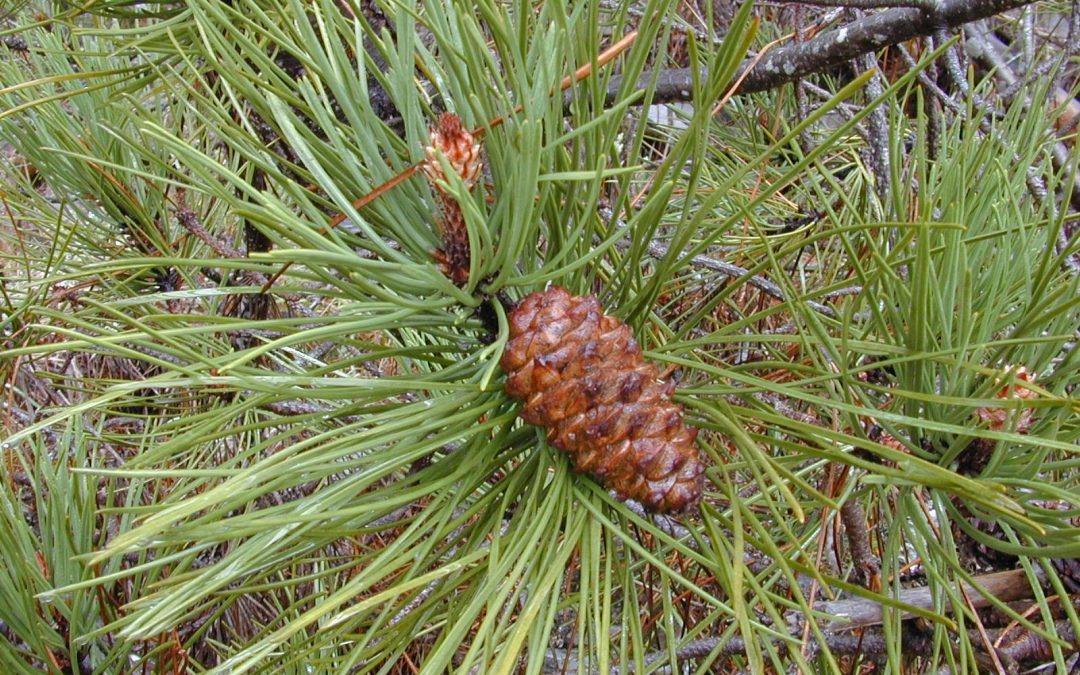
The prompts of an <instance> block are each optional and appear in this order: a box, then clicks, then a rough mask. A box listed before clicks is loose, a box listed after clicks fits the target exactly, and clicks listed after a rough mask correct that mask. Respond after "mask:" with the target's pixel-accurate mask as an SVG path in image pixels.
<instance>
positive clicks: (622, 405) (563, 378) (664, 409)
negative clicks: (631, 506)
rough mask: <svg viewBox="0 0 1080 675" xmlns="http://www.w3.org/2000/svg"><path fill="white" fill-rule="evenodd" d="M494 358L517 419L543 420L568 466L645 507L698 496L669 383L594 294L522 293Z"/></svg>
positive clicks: (695, 463)
mask: <svg viewBox="0 0 1080 675" xmlns="http://www.w3.org/2000/svg"><path fill="white" fill-rule="evenodd" d="M501 364H502V368H503V370H504V371H505V372H506V373H507V379H506V393H507V394H509V395H510V396H513V397H514V398H519V399H523V400H524V401H525V408H524V410H523V411H522V414H521V416H522V419H524V420H525V421H526V422H529V423H530V424H538V425H540V426H543V427H546V428H547V438H548V442H549V443H550V444H551V445H553V446H555V447H556V448H559V449H560V450H564V451H566V452H567V453H568V454H569V455H570V456H571V457H572V458H573V460H574V467H575V469H576V470H578V471H581V472H585V473H588V474H589V475H591V476H593V477H594V478H596V479H597V480H598V481H600V483H601V484H602V485H604V486H605V487H607V488H610V489H613V490H614V491H615V492H616V493H617V494H618V495H619V497H620V498H622V499H634V500H637V501H639V502H641V504H642V505H643V506H645V508H647V509H649V510H651V511H656V512H670V511H684V510H686V509H688V508H690V507H691V506H693V505H695V504H697V502H698V499H700V497H701V489H702V484H703V480H704V479H703V473H704V471H705V467H704V465H703V464H702V461H701V455H700V453H699V452H698V449H697V446H696V445H695V443H694V439H695V437H696V436H697V429H692V428H690V427H687V426H686V424H685V423H683V418H682V406H680V405H677V404H675V403H672V402H671V394H672V392H673V390H674V388H675V387H674V384H672V383H671V382H664V381H661V380H660V376H659V371H658V369H657V367H656V364H653V363H650V362H648V361H646V360H645V359H644V357H642V355H641V347H639V346H638V343H637V342H636V341H635V340H634V338H633V336H632V335H631V334H630V329H629V328H628V327H627V326H626V324H624V323H622V322H621V321H619V320H618V319H616V318H614V317H610V316H606V315H605V314H604V312H603V309H602V308H601V307H600V302H599V301H598V300H597V299H596V298H595V297H592V296H587V297H583V296H575V295H571V294H570V292H569V291H567V290H566V289H564V288H559V287H558V286H552V287H551V288H549V289H548V290H546V291H542V292H537V293H533V294H531V295H529V296H527V297H526V298H525V299H524V300H522V301H521V302H520V303H519V304H518V305H517V306H516V307H515V308H514V310H513V311H512V312H511V313H510V342H509V343H508V344H507V346H506V351H505V352H504V353H503V356H502V362H501Z"/></svg>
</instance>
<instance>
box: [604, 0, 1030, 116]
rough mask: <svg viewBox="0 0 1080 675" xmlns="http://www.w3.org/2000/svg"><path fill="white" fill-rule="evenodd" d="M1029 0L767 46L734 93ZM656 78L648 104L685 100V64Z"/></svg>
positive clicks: (900, 12) (688, 82)
mask: <svg viewBox="0 0 1080 675" xmlns="http://www.w3.org/2000/svg"><path fill="white" fill-rule="evenodd" d="M1034 1H1035V0H938V1H937V2H936V3H935V5H936V10H937V11H936V12H934V13H930V12H926V11H923V10H921V9H913V8H897V9H890V10H886V11H883V12H878V13H876V14H872V15H870V16H868V17H866V18H863V19H859V20H857V21H853V22H851V23H849V24H847V25H845V26H842V27H840V28H837V29H835V30H831V31H828V32H826V33H821V34H819V35H816V36H814V37H813V38H811V39H810V40H807V41H806V42H802V43H796V44H789V45H786V46H783V47H777V48H776V49H773V50H771V51H770V52H769V53H768V54H766V55H765V56H764V58H762V59H761V60H760V61H759V62H758V64H757V66H756V67H754V68H753V70H751V71H750V73H749V74H748V75H747V77H746V79H744V80H743V82H742V84H741V85H740V86H739V88H738V91H737V93H739V94H748V93H752V92H758V91H765V90H768V89H773V88H775V87H778V86H780V85H782V84H786V83H788V82H793V81H795V80H797V79H798V78H800V77H804V76H806V75H809V74H810V73H816V72H820V71H822V70H826V69H828V68H831V67H833V66H838V65H841V64H843V63H845V62H846V61H849V60H851V59H854V58H856V57H858V56H861V55H862V54H868V53H873V52H876V51H877V50H879V49H883V48H885V47H889V46H891V45H895V44H898V43H901V42H905V41H907V40H911V39H913V38H916V37H920V36H925V35H931V34H933V33H934V31H936V30H938V29H940V28H941V27H955V26H960V25H963V24H965V23H970V22H972V21H978V20H979V19H985V18H988V17H991V16H994V15H995V14H1000V13H1002V12H1005V11H1008V10H1010V9H1016V8H1017V7H1023V6H1025V5H1029V4H1031V3H1033V2H1034ZM894 4H896V3H894ZM752 62H753V59H748V60H746V61H744V62H743V65H742V67H741V68H740V70H739V73H738V75H737V76H736V79H738V77H739V76H741V75H743V71H744V70H746V69H747V68H748V67H749V65H750V64H751V63H752ZM702 75H703V76H705V75H707V73H702ZM652 78H653V73H644V74H643V75H642V76H641V77H640V78H639V79H638V83H637V88H638V89H642V90H644V89H647V88H648V86H649V83H650V82H651V81H652ZM656 78H657V84H656V94H655V96H654V98H653V100H652V103H663V102H665V101H686V100H690V96H691V91H692V89H693V77H692V73H691V72H690V69H689V68H679V69H672V70H665V71H662V72H661V73H659V74H658V75H657V76H656ZM621 87H622V79H621V78H620V77H618V76H615V77H612V78H611V81H610V82H609V85H608V92H607V95H608V99H609V101H614V99H615V97H616V96H617V95H618V92H619V90H620V88H621Z"/></svg>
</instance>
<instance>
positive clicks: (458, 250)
mask: <svg viewBox="0 0 1080 675" xmlns="http://www.w3.org/2000/svg"><path fill="white" fill-rule="evenodd" d="M439 153H442V154H444V155H446V158H447V159H448V160H449V161H450V166H452V167H453V168H454V170H455V171H457V173H458V175H459V176H461V180H462V181H463V182H464V183H465V186H466V187H468V188H469V189H470V190H471V189H472V188H473V186H474V185H475V184H476V179H477V178H479V176H480V166H481V162H480V144H479V143H477V142H476V139H474V138H473V135H472V134H471V133H469V132H468V131H466V130H465V127H464V126H463V125H462V124H461V118H459V117H458V116H457V115H455V114H454V113H449V112H446V113H443V114H442V115H440V116H439V121H438V123H437V124H436V125H435V128H434V129H432V130H431V145H429V146H428V147H426V148H424V154H425V155H426V157H427V159H426V161H425V162H424V163H423V164H422V165H421V166H420V168H421V169H422V170H423V172H424V175H425V176H427V177H428V180H430V181H431V184H432V185H434V186H435V189H436V190H438V195H437V196H438V198H439V210H440V211H441V212H442V219H441V220H440V221H439V234H440V236H441V238H442V245H441V246H440V247H439V250H437V251H435V253H434V257H435V260H437V261H438V262H439V267H440V268H441V269H442V271H443V274H445V275H446V276H448V277H450V280H451V281H453V282H454V283H455V284H456V285H458V286H464V285H465V284H466V283H467V282H468V281H469V266H470V263H471V262H472V251H471V250H470V248H469V230H468V228H466V227H465V215H464V214H463V213H462V212H461V206H460V205H459V204H458V203H457V201H456V200H455V198H454V197H453V196H452V195H450V194H448V193H447V192H446V191H445V190H443V188H442V187H441V186H440V185H439V183H438V181H440V180H445V178H446V176H445V175H443V170H442V164H441V163H440V162H439V157H438V155H439Z"/></svg>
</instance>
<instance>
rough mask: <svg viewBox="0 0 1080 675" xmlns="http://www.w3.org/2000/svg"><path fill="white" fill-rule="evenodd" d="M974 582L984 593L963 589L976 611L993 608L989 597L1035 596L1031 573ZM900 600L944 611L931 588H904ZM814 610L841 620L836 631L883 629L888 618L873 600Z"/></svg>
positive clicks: (826, 604)
mask: <svg viewBox="0 0 1080 675" xmlns="http://www.w3.org/2000/svg"><path fill="white" fill-rule="evenodd" d="M974 581H975V583H977V584H978V585H979V587H980V588H981V590H980V589H977V588H976V587H975V586H972V585H970V584H967V583H965V584H963V588H964V589H965V591H966V592H967V594H968V595H969V596H970V598H971V604H972V606H973V607H974V608H975V609H980V608H982V607H989V606H990V604H991V602H990V600H989V599H988V596H989V597H993V598H995V599H996V600H997V601H1000V602H1012V601H1013V600H1026V599H1028V598H1031V597H1032V595H1033V594H1034V591H1033V590H1032V587H1031V584H1030V583H1029V582H1028V578H1027V573H1026V572H1025V571H1024V570H1009V571H1007V572H994V573H992V574H984V575H982V576H978V577H975V578H974ZM896 600H897V601H898V602H901V603H903V604H905V605H909V606H911V607H914V608H917V609H925V610H927V611H940V608H939V607H937V604H936V603H937V600H935V598H934V592H933V590H931V589H930V588H927V587H920V588H905V589H902V590H901V591H900V593H899V594H898V595H897V597H896ZM935 608H937V610H935ZM814 609H815V610H816V611H819V612H822V613H824V614H828V615H830V616H835V617H837V618H838V621H837V622H836V623H835V624H834V625H832V626H830V628H831V629H832V630H842V629H854V628H866V627H867V626H879V625H881V622H882V620H883V617H884V612H883V610H882V605H881V603H879V602H877V601H875V600H873V599H870V598H854V599H850V600H833V601H831V602H822V603H819V604H817V605H816V606H815V607H814ZM915 616H916V615H915V614H913V613H911V612H908V611H902V612H900V617H901V618H902V619H912V618H914V617H915Z"/></svg>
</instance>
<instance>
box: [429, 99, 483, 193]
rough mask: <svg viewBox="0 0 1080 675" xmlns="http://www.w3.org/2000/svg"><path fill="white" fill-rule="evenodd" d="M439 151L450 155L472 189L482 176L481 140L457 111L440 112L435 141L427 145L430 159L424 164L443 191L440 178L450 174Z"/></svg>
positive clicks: (432, 134) (448, 158) (453, 163)
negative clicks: (441, 160)
mask: <svg viewBox="0 0 1080 675" xmlns="http://www.w3.org/2000/svg"><path fill="white" fill-rule="evenodd" d="M439 152H442V153H443V154H444V155H446V159H447V160H449V161H450V166H452V167H453V168H454V170H455V171H457V174H458V175H459V176H461V180H462V182H464V183H465V187H467V188H469V189H470V190H471V189H472V187H473V185H475V184H476V180H477V178H479V177H480V167H481V162H480V144H479V143H477V142H476V139H475V138H473V135H472V134H471V133H469V132H468V131H467V130H466V129H465V126H464V125H463V124H462V123H461V118H460V117H458V116H457V115H455V114H454V113H451V112H444V113H443V114H442V115H440V116H439V121H438V123H437V124H436V125H435V128H434V129H432V130H431V145H429V146H427V147H426V148H424V155H425V158H426V161H425V162H424V163H423V164H422V165H421V167H420V168H421V169H422V170H423V172H424V175H426V176H427V177H428V179H429V180H430V181H431V182H432V184H433V185H435V186H436V188H437V189H439V190H440V191H442V188H439V187H438V185H439V184H438V182H437V181H440V180H444V179H445V178H446V176H444V175H443V169H442V164H441V163H440V162H439V157H438V153H439Z"/></svg>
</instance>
